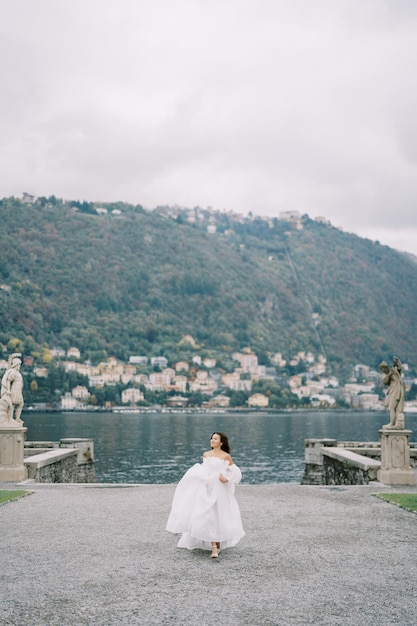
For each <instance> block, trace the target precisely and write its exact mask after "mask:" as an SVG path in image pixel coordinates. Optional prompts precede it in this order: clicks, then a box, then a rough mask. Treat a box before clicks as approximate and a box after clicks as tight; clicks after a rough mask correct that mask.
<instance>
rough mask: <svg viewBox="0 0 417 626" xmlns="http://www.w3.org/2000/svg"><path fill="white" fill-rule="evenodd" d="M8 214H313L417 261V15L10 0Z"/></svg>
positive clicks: (270, 3)
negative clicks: (61, 202)
mask: <svg viewBox="0 0 417 626" xmlns="http://www.w3.org/2000/svg"><path fill="white" fill-rule="evenodd" d="M0 54H1V59H2V61H1V64H0V80H1V93H2V96H1V98H0V172H1V178H0V197H5V196H11V195H14V196H18V197H20V195H21V193H22V192H28V193H31V194H34V195H36V196H39V195H44V196H49V195H52V194H54V195H55V196H57V197H60V198H66V199H74V200H88V201H102V202H106V201H108V202H109V201H116V200H122V201H126V202H130V203H133V204H142V205H143V206H144V207H146V208H149V209H152V208H154V207H155V206H158V205H161V204H170V205H174V204H179V205H182V206H187V207H194V206H197V205H198V206H201V207H207V206H210V207H212V208H213V209H218V210H223V209H225V210H232V211H235V212H239V213H244V214H246V213H248V212H249V211H252V213H253V214H259V215H268V216H278V215H279V213H280V212H281V211H285V210H298V211H300V212H301V213H302V214H304V213H307V214H308V215H309V216H310V217H312V218H314V217H317V216H324V217H326V218H327V219H328V220H330V222H331V223H332V224H333V225H334V226H338V227H341V228H343V229H344V230H346V231H349V232H355V233H357V234H358V235H360V236H363V237H368V238H370V239H372V240H378V241H380V242H381V243H383V244H387V245H389V246H391V247H394V248H398V249H402V250H407V251H409V252H413V253H414V254H417V80H416V68H417V2H416V0H36V1H34V0H0Z"/></svg>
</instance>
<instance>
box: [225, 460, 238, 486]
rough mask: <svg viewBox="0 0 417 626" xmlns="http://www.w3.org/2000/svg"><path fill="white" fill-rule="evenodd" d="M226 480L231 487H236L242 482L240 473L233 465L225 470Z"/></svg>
mask: <svg viewBox="0 0 417 626" xmlns="http://www.w3.org/2000/svg"><path fill="white" fill-rule="evenodd" d="M226 478H227V480H228V481H229V483H231V484H232V485H238V484H239V483H240V481H241V480H242V472H241V471H240V469H239V468H238V466H237V465H235V463H233V465H229V467H228V468H227V472H226Z"/></svg>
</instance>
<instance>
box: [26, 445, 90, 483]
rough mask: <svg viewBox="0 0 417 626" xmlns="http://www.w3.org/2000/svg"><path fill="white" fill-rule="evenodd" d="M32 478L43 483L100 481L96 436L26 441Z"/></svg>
mask: <svg viewBox="0 0 417 626" xmlns="http://www.w3.org/2000/svg"><path fill="white" fill-rule="evenodd" d="M24 452H25V459H24V465H25V467H26V470H27V474H28V478H29V479H32V480H35V481H36V482H42V483H96V482H97V475H96V470H95V465H94V442H93V440H92V439H84V438H83V439H61V440H60V441H59V442H55V441H27V442H25V448H24Z"/></svg>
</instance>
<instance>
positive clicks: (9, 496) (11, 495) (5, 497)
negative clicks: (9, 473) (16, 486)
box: [0, 489, 30, 504]
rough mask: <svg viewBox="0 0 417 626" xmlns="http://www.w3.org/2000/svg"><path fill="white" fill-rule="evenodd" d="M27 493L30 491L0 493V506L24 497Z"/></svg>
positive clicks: (5, 491)
mask: <svg viewBox="0 0 417 626" xmlns="http://www.w3.org/2000/svg"><path fill="white" fill-rule="evenodd" d="M28 493H30V491H23V489H20V490H15V491H12V490H10V491H7V490H4V491H0V504H4V503H5V502H9V501H10V500H16V498H21V497H22V496H26V495H27V494H28Z"/></svg>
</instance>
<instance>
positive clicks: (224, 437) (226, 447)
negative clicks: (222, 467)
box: [211, 430, 231, 454]
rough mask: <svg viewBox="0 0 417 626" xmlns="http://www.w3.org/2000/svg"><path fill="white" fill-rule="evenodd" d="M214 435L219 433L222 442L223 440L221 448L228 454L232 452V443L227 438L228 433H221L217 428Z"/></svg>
mask: <svg viewBox="0 0 417 626" xmlns="http://www.w3.org/2000/svg"><path fill="white" fill-rule="evenodd" d="M213 435H219V437H220V442H221V446H220V447H221V449H222V450H223V452H227V454H230V449H231V448H230V444H229V440H228V438H227V435H225V434H224V433H219V432H218V431H217V430H216V431H214V433H212V435H211V436H212V437H213Z"/></svg>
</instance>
